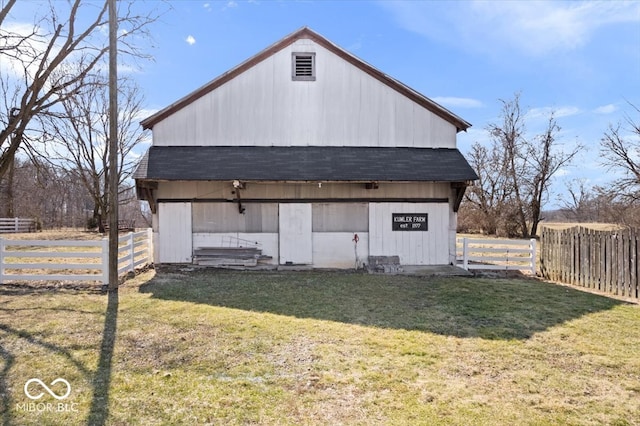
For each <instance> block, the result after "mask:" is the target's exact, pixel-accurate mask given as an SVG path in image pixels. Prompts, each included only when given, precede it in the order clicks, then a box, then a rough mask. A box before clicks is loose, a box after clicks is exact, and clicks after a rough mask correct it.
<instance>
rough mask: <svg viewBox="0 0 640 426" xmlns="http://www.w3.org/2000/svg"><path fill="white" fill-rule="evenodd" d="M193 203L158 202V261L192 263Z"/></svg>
mask: <svg viewBox="0 0 640 426" xmlns="http://www.w3.org/2000/svg"><path fill="white" fill-rule="evenodd" d="M192 232H193V231H192V228H191V203H159V204H158V243H159V244H158V247H157V249H158V261H159V262H160V263H191V260H192V255H193V243H192V238H193V237H192Z"/></svg>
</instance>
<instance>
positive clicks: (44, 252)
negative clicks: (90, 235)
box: [0, 229, 153, 284]
mask: <svg viewBox="0 0 640 426" xmlns="http://www.w3.org/2000/svg"><path fill="white" fill-rule="evenodd" d="M151 241H152V238H151V229H148V230H145V231H141V232H136V233H133V232H131V233H129V234H126V235H122V236H120V237H119V239H118V242H119V244H118V246H119V247H118V274H119V275H120V274H124V273H126V272H129V271H134V270H135V268H137V267H139V266H143V265H145V264H147V263H152V262H153V247H152V243H151ZM73 271H76V273H73ZM15 281H98V282H100V283H102V284H107V283H108V282H109V239H108V238H103V239H102V240H97V241H68V240H9V239H3V238H0V284H5V283H8V282H15Z"/></svg>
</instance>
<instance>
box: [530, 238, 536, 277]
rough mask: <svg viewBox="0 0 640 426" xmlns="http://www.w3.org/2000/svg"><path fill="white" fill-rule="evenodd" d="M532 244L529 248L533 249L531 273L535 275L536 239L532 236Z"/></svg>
mask: <svg viewBox="0 0 640 426" xmlns="http://www.w3.org/2000/svg"><path fill="white" fill-rule="evenodd" d="M530 241H531V244H530V245H529V249H530V250H531V273H532V274H533V276H535V275H536V239H535V238H531V240H530Z"/></svg>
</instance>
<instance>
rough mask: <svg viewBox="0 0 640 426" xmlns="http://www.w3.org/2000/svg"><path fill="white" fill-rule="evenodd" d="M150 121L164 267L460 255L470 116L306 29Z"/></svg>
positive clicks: (153, 197) (141, 179)
mask: <svg viewBox="0 0 640 426" xmlns="http://www.w3.org/2000/svg"><path fill="white" fill-rule="evenodd" d="M142 125H143V127H144V128H146V129H151V130H152V134H153V143H152V146H151V147H150V148H149V150H148V152H147V153H146V154H145V156H144V157H143V159H142V160H141V162H140V165H139V167H138V169H137V171H136V173H135V174H134V178H135V180H136V188H137V192H138V195H139V197H140V198H141V199H144V200H147V201H148V203H149V206H150V209H151V212H152V214H153V234H154V239H155V241H154V245H155V248H156V249H155V261H156V262H157V263H161V264H162V263H192V262H194V263H203V264H213V265H245V266H253V265H255V264H258V263H262V264H265V265H271V266H273V267H276V266H278V265H306V266H310V267H317V268H325V267H326V268H354V267H361V266H363V265H365V264H369V263H370V262H377V261H378V260H379V259H386V258H390V259H397V260H399V263H400V264H402V265H444V264H454V263H455V256H456V248H455V237H456V221H457V211H458V207H459V205H460V202H461V200H462V197H463V195H464V192H465V189H466V187H467V186H468V185H469V184H471V183H472V181H473V180H475V179H477V175H476V173H475V172H474V171H473V169H472V168H471V167H470V166H469V164H468V162H467V161H466V160H465V158H464V157H463V156H462V154H461V153H460V151H459V150H458V149H457V146H456V135H457V133H458V132H460V131H464V130H466V129H467V128H468V127H469V126H470V124H469V123H468V122H466V121H465V120H463V119H462V118H460V117H458V116H457V115H455V114H453V113H452V112H451V111H449V110H447V109H445V108H444V107H442V106H440V105H438V104H437V103H435V102H434V101H432V100H430V99H429V98H427V97H426V96H424V95H422V94H420V93H418V92H417V91H415V90H413V89H411V88H410V87H408V86H406V85H404V84H403V83H401V82H399V81H397V80H395V79H394V78H392V77H390V76H388V75H386V74H384V73H383V72H381V71H379V70H377V69H376V68H374V67H372V66H371V65H369V64H367V63H366V62H364V61H362V60H361V59H359V58H357V57H356V56H354V55H352V54H351V53H349V52H347V51H345V50H344V49H342V48H340V47H338V46H336V45H335V44H333V43H332V42H330V41H329V40H327V39H326V38H324V37H322V36H321V35H319V34H317V33H316V32H314V31H312V30H310V29H309V28H306V27H305V28H302V29H300V30H298V31H296V32H295V33H293V34H291V35H289V36H287V37H285V38H283V39H282V40H280V41H278V42H276V43H275V44H273V45H272V46H270V47H268V48H266V49H265V50H263V51H262V52H260V53H258V54H257V55H255V56H253V57H252V58H250V59H248V60H247V61H245V62H243V63H242V64H240V65H238V66H237V67H235V68H233V69H231V70H230V71H228V72H226V73H224V74H222V75H221V76H219V77H217V78H216V79H214V80H212V81H211V82H209V83H208V84H206V85H205V86H203V87H201V88H200V89H198V90H196V91H195V92H193V93H191V94H189V95H187V96H185V97H184V98H182V99H180V100H178V101H177V102H175V103H173V104H171V105H169V106H168V107H166V108H164V109H162V110H160V111H159V112H157V113H156V114H154V115H152V116H150V117H149V118H147V119H145V120H143V121H142ZM234 253H235V254H234Z"/></svg>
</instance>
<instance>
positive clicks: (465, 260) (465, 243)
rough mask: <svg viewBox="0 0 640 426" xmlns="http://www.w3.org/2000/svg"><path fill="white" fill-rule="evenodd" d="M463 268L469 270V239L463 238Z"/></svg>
mask: <svg viewBox="0 0 640 426" xmlns="http://www.w3.org/2000/svg"><path fill="white" fill-rule="evenodd" d="M462 268H463V269H464V270H465V271H468V270H469V259H468V255H467V237H464V238H462Z"/></svg>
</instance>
